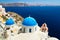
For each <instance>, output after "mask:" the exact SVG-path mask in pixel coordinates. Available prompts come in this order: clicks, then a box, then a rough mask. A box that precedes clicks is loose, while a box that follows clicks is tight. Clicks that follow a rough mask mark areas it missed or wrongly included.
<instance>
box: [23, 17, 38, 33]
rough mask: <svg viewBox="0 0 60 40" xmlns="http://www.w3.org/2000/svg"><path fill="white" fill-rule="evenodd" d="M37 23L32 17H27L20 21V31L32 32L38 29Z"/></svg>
mask: <svg viewBox="0 0 60 40" xmlns="http://www.w3.org/2000/svg"><path fill="white" fill-rule="evenodd" d="M38 27H39V26H38V23H37V22H36V20H35V19H34V18H32V17H27V18H25V19H24V20H23V22H22V31H23V32H24V33H32V32H36V31H38Z"/></svg>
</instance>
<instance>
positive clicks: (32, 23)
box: [22, 17, 37, 26]
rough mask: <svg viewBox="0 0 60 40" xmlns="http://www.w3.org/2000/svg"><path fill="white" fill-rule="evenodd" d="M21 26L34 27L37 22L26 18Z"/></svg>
mask: <svg viewBox="0 0 60 40" xmlns="http://www.w3.org/2000/svg"><path fill="white" fill-rule="evenodd" d="M22 24H23V25H25V26H35V25H37V22H36V20H35V19H34V18H32V17H27V18H25V19H24V20H23V22H22Z"/></svg>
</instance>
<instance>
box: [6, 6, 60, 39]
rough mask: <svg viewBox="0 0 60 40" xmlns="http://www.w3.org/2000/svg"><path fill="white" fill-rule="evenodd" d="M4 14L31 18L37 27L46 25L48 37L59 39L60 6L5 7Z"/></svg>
mask: <svg viewBox="0 0 60 40" xmlns="http://www.w3.org/2000/svg"><path fill="white" fill-rule="evenodd" d="M5 8H6V12H8V11H10V12H16V13H18V14H19V15H21V16H22V17H23V18H25V17H28V16H31V17H34V18H35V19H36V21H37V22H38V24H39V26H41V25H42V24H43V23H47V25H48V28H49V35H50V36H52V37H57V38H59V39H60V6H25V7H16V6H15V7H5Z"/></svg>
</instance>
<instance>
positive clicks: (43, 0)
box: [0, 0, 60, 5]
mask: <svg viewBox="0 0 60 40" xmlns="http://www.w3.org/2000/svg"><path fill="white" fill-rule="evenodd" d="M16 2H21V3H22V2H23V3H32V4H34V3H40V4H54V5H60V0H0V3H16Z"/></svg>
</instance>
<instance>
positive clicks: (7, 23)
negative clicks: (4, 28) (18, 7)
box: [5, 18, 14, 25]
mask: <svg viewBox="0 0 60 40" xmlns="http://www.w3.org/2000/svg"><path fill="white" fill-rule="evenodd" d="M5 24H6V25H13V24H14V20H13V19H12V18H10V19H8V20H7V21H6V23H5Z"/></svg>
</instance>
